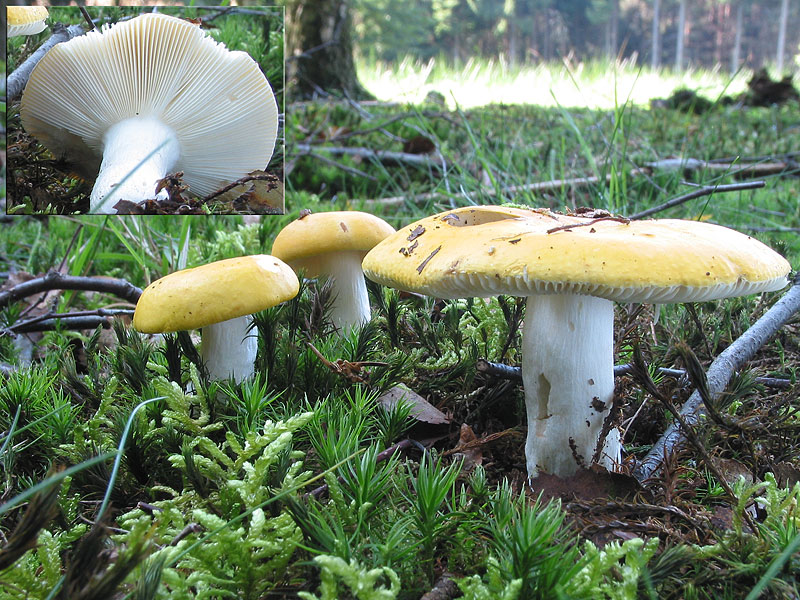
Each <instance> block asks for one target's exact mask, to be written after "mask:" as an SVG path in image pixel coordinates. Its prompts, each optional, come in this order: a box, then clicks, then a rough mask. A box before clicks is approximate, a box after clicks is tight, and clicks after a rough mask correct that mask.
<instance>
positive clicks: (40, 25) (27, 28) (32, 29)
mask: <svg viewBox="0 0 800 600" xmlns="http://www.w3.org/2000/svg"><path fill="white" fill-rule="evenodd" d="M45 27H46V25H45V22H44V19H42V20H41V21H33V22H32V23H25V24H23V25H9V26H8V30H7V31H6V37H10V38H11V37H16V36H18V35H34V34H37V33H41V32H42V31H44V28H45Z"/></svg>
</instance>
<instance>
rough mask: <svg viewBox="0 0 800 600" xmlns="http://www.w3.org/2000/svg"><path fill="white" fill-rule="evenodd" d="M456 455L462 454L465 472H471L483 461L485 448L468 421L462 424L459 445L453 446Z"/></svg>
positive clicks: (462, 466) (462, 465) (462, 468)
mask: <svg viewBox="0 0 800 600" xmlns="http://www.w3.org/2000/svg"><path fill="white" fill-rule="evenodd" d="M453 454H454V457H458V456H461V457H463V459H464V462H463V463H462V464H461V470H462V471H463V472H467V473H468V472H470V471H472V469H474V468H475V467H477V466H478V465H480V464H482V463H483V450H482V449H481V442H480V441H479V440H478V436H476V435H475V432H474V431H472V427H470V426H469V425H467V424H466V423H462V424H461V432H460V435H459V436H458V445H457V446H456V447H455V448H453Z"/></svg>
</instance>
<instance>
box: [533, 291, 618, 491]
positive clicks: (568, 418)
mask: <svg viewBox="0 0 800 600" xmlns="http://www.w3.org/2000/svg"><path fill="white" fill-rule="evenodd" d="M522 339H523V342H522V343H523V357H522V379H523V384H524V386H525V404H526V407H527V411H528V438H527V441H526V443H525V457H526V461H527V466H528V476H529V477H535V476H536V475H537V474H538V471H539V469H541V470H543V471H546V472H548V473H551V474H553V475H559V476H562V477H565V476H569V475H572V474H574V473H575V472H576V471H577V470H578V468H579V467H580V466H582V465H583V466H589V463H590V461H591V460H592V457H593V456H594V454H595V452H596V448H597V444H598V440H599V438H600V436H601V434H602V430H603V420H604V419H605V418H606V416H607V415H608V411H609V410H610V409H611V406H612V401H613V397H614V303H613V302H611V301H609V300H604V299H602V298H596V297H593V296H584V295H577V294H558V295H540V296H530V297H528V303H527V308H526V313H525V321H524V324H523V333H522ZM620 456H621V444H620V440H619V433H618V431H617V430H616V429H612V430H611V431H610V433H609V434H608V436H607V438H606V440H605V442H604V448H603V451H602V453H601V455H600V460H599V462H600V464H601V465H603V466H605V467H606V468H608V469H609V470H612V469H613V468H614V465H615V464H618V463H619V460H620Z"/></svg>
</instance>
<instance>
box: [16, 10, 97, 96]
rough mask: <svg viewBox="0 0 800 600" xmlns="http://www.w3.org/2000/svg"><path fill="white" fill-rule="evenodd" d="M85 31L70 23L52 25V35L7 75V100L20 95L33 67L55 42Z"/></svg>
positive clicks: (64, 40) (69, 38) (67, 39)
mask: <svg viewBox="0 0 800 600" xmlns="http://www.w3.org/2000/svg"><path fill="white" fill-rule="evenodd" d="M84 33H85V31H84V30H83V27H82V26H80V25H70V26H69V27H65V26H64V25H62V24H61V23H56V24H55V25H54V26H53V35H51V36H50V37H49V38H48V40H47V41H46V42H45V43H44V44H42V45H41V46H39V48H37V49H36V52H34V53H33V54H31V55H30V56H29V57H28V58H27V60H25V62H23V63H22V64H21V65H20V66H19V67H17V68H16V69H15V70H14V72H13V73H11V75H9V76H8V82H7V84H6V86H7V87H6V98H7V100H6V101H7V102H12V101H14V100H16V99H17V98H18V97H19V96H21V95H22V90H24V89H25V85H26V84H27V83H28V79H29V78H30V76H31V72H32V71H33V68H34V67H35V66H36V65H37V64H38V63H39V61H40V60H42V58H43V57H44V55H45V54H47V52H48V51H49V50H50V49H51V48H52V47H53V46H55V45H56V44H60V43H61V42H66V41H69V40H71V39H72V38H74V37H78V36H79V35H83V34H84Z"/></svg>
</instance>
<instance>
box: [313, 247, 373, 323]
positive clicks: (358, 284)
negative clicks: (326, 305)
mask: <svg viewBox="0 0 800 600" xmlns="http://www.w3.org/2000/svg"><path fill="white" fill-rule="evenodd" d="M363 255H364V253H363V252H356V251H352V252H347V251H346V252H337V253H335V254H334V255H332V256H331V257H330V258H329V259H328V260H327V261H326V263H327V264H326V265H325V266H324V267H323V268H321V269H320V272H323V273H327V274H328V278H329V279H330V280H331V286H332V291H333V302H332V304H331V312H330V319H331V322H333V324H334V325H335V326H336V329H337V330H338V332H339V334H340V335H344V334H345V333H346V332H347V331H348V330H350V329H352V328H353V327H355V326H361V325H363V324H364V323H367V322H368V321H369V320H370V317H371V312H370V308H369V295H368V294H367V283H366V281H364V273H363V271H362V270H361V259H362V257H363Z"/></svg>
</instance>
